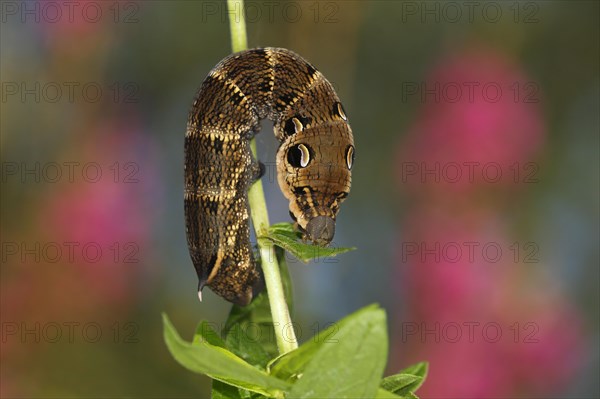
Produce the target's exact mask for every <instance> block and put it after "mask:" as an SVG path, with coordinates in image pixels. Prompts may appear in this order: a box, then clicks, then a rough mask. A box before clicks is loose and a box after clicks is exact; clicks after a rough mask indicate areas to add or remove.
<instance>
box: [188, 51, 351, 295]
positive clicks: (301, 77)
mask: <svg viewBox="0 0 600 399" xmlns="http://www.w3.org/2000/svg"><path fill="white" fill-rule="evenodd" d="M264 118H268V119H270V120H271V121H273V124H274V132H275V136H276V137H277V139H278V140H279V142H280V146H279V149H278V151H277V156H276V158H277V159H276V168H277V180H278V183H279V186H280V188H281V190H282V192H283V194H284V196H285V197H286V198H287V199H288V200H289V211H290V216H291V217H292V219H293V220H294V221H295V223H296V226H297V228H298V230H299V231H300V232H301V233H302V234H303V238H304V239H305V240H306V241H311V242H313V243H315V244H318V245H322V246H324V245H327V244H329V243H330V242H331V240H332V239H333V236H334V232H335V220H336V216H337V213H338V210H339V206H340V204H341V203H342V201H344V199H345V198H346V197H347V196H348V193H349V190H350V183H351V169H352V164H353V162H354V140H353V136H352V131H351V129H350V125H349V124H348V118H347V116H346V113H345V111H344V108H343V107H342V104H341V102H340V100H339V98H338V96H337V94H336V93H335V91H334V89H333V86H332V85H331V84H330V83H329V82H328V81H327V79H325V77H324V76H323V74H321V73H320V72H319V71H317V69H316V68H315V67H314V66H312V65H311V64H310V63H309V62H307V61H306V60H304V59H303V58H302V57H300V56H299V55H297V54H295V53H293V52H292V51H289V50H286V49H283V48H257V49H252V50H246V51H242V52H239V53H236V54H232V55H230V56H228V57H226V58H225V59H223V60H222V61H221V62H219V63H218V64H217V65H216V66H215V67H214V68H213V69H212V70H211V71H210V73H209V74H208V76H207V77H206V79H205V80H204V82H203V83H202V85H201V87H200V89H199V90H198V93H197V95H196V98H195V100H194V103H193V106H192V108H191V110H190V113H189V117H188V123H187V131H186V135H185V167H184V168H185V189H184V210H185V221H186V236H187V242H188V248H189V252H190V256H191V258H192V262H193V264H194V267H195V269H196V272H197V274H198V279H199V284H198V295H199V297H200V300H202V289H203V287H204V286H209V287H210V288H211V289H212V290H213V291H214V292H215V293H216V294H218V295H220V296H222V297H223V298H225V299H226V300H228V301H230V302H233V303H235V304H238V305H241V306H245V305H247V304H248V303H250V301H251V300H252V298H253V296H255V295H256V294H257V293H258V292H259V291H260V290H261V289H262V288H263V285H264V283H263V278H262V275H261V271H260V268H258V267H257V266H256V263H255V261H254V255H253V251H252V246H251V244H250V228H249V209H248V195H247V191H248V189H249V187H250V185H251V184H252V183H253V182H254V181H255V180H257V179H259V178H260V177H261V175H262V173H263V172H264V165H263V164H262V163H260V162H258V161H257V160H256V159H254V157H253V155H252V153H251V150H250V140H251V139H252V138H253V137H254V135H255V134H257V133H258V132H259V130H260V124H259V123H260V121H261V120H262V119H264Z"/></svg>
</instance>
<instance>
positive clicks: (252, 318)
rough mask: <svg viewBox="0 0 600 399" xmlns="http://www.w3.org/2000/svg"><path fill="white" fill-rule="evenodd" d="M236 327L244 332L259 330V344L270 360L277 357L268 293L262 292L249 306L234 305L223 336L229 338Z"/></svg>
mask: <svg viewBox="0 0 600 399" xmlns="http://www.w3.org/2000/svg"><path fill="white" fill-rule="evenodd" d="M236 325H239V327H240V328H241V329H242V331H251V330H257V332H256V335H257V336H259V337H260V339H258V344H259V345H260V346H261V347H262V348H263V350H264V351H265V352H266V353H267V355H268V358H273V357H275V356H277V353H278V352H277V342H276V340H275V332H274V330H273V321H272V319H271V308H270V307H269V297H268V295H267V292H266V291H263V292H261V293H260V294H259V295H258V296H257V297H256V298H254V300H253V301H252V302H250V304H249V305H248V306H237V305H233V307H232V308H231V311H230V312H229V317H228V318H227V321H226V322H225V328H224V329H223V334H224V335H225V336H227V335H228V334H229V332H230V331H231V330H232V329H233V328H234V327H235V326H236Z"/></svg>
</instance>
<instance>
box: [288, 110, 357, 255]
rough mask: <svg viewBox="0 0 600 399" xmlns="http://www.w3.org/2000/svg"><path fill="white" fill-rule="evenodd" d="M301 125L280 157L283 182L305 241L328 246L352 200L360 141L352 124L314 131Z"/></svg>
mask: <svg viewBox="0 0 600 399" xmlns="http://www.w3.org/2000/svg"><path fill="white" fill-rule="evenodd" d="M292 123H294V124H296V128H295V134H293V135H290V136H288V137H287V138H286V139H285V140H284V141H283V143H282V144H281V146H280V147H279V151H278V153H277V172H278V173H277V179H278V181H279V186H280V188H281V191H282V192H283V194H284V195H285V197H286V198H287V199H288V200H289V201H290V205H289V208H290V216H291V217H292V218H293V219H294V220H295V221H296V222H297V224H298V227H299V229H300V231H301V232H302V233H303V234H304V239H305V240H307V241H312V242H313V243H315V244H318V245H321V246H325V245H327V244H329V243H330V242H331V240H332V239H333V236H334V233H335V219H336V216H337V213H338V210H339V206H340V204H341V203H342V201H343V200H344V199H345V198H346V197H347V196H348V193H349V191H350V184H351V169H352V163H353V162H354V141H353V139H352V131H351V130H350V126H349V125H348V124H347V123H327V124H320V125H317V126H314V127H311V126H310V125H308V126H306V125H304V124H302V122H301V121H300V120H299V118H292Z"/></svg>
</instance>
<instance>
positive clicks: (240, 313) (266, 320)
mask: <svg viewBox="0 0 600 399" xmlns="http://www.w3.org/2000/svg"><path fill="white" fill-rule="evenodd" d="M284 255H285V254H284V252H283V250H281V249H279V248H277V257H278V258H279V260H280V263H279V268H280V271H281V279H282V284H283V289H284V291H285V297H286V301H287V303H288V307H289V309H290V313H291V311H292V306H291V305H292V282H291V279H290V275H289V271H288V268H287V264H286V263H285V256H284ZM236 325H238V326H239V328H240V330H241V331H246V332H247V334H248V335H250V336H251V337H252V338H251V339H252V340H254V341H255V343H256V344H257V345H258V346H260V347H261V348H262V350H263V352H264V353H266V355H267V358H268V359H271V358H273V357H275V356H277V355H278V349H277V342H276V339H275V331H274V326H273V320H272V316H271V307H270V305H269V296H268V293H267V291H263V292H262V293H260V294H259V295H258V296H257V297H256V298H254V300H253V301H252V302H251V303H250V304H249V305H248V306H237V305H234V306H233V307H232V308H231V311H230V312H229V317H228V318H227V321H226V322H225V327H224V329H223V334H224V336H225V337H227V336H228V335H229V333H230V331H231V330H232V329H233V328H234V327H235V326H236ZM255 360H259V362H258V363H257V362H256V361H250V363H252V364H261V365H263V366H264V365H265V364H266V362H263V360H264V359H263V358H262V357H261V358H260V359H255Z"/></svg>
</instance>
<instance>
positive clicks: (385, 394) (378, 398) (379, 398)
mask: <svg viewBox="0 0 600 399" xmlns="http://www.w3.org/2000/svg"><path fill="white" fill-rule="evenodd" d="M388 398H389V399H392V398H396V399H398V398H402V397H401V396H398V395H396V394H393V393H391V392H389V391H386V390H385V389H381V388H379V389H378V390H377V394H376V395H375V399H388Z"/></svg>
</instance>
